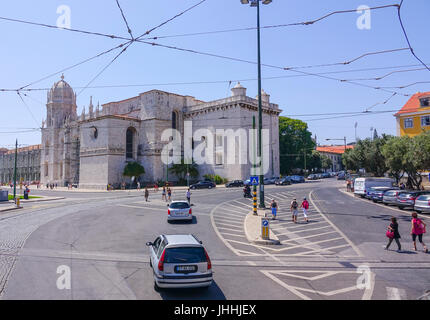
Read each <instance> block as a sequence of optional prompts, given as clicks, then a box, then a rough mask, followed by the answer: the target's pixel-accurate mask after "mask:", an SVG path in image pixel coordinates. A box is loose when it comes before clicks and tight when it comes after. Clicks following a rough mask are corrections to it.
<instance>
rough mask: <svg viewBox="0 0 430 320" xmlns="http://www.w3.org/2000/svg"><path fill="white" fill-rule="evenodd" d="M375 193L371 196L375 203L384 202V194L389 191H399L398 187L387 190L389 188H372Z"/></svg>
mask: <svg viewBox="0 0 430 320" xmlns="http://www.w3.org/2000/svg"><path fill="white" fill-rule="evenodd" d="M372 189H373V192H372V196H371V200H372V201H373V202H382V200H383V198H384V194H385V193H386V192H387V191H392V190H399V188H398V187H394V188H387V187H374V188H372Z"/></svg>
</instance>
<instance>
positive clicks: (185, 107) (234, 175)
mask: <svg viewBox="0 0 430 320" xmlns="http://www.w3.org/2000/svg"><path fill="white" fill-rule="evenodd" d="M231 92H232V94H231V96H230V97H227V98H223V99H219V100H215V101H210V102H204V101H200V100H197V99H196V98H194V97H191V96H183V95H178V94H175V93H170V92H164V91H160V90H151V91H148V92H144V93H141V94H139V95H138V96H136V97H132V98H129V99H126V100H122V101H117V102H109V103H106V104H103V105H102V106H101V107H100V106H99V105H97V106H96V107H94V105H93V101H92V99H91V101H90V103H89V106H88V108H87V112H86V110H85V108H84V109H83V111H82V113H81V114H80V115H78V114H77V106H76V94H75V92H74V91H73V89H72V87H71V86H70V85H69V84H68V83H67V82H66V81H65V80H64V76H62V77H61V80H60V81H58V82H57V83H55V84H54V85H53V87H52V88H51V90H50V91H49V92H48V95H47V104H46V120H45V121H43V123H42V143H41V146H42V147H41V155H40V171H41V172H40V179H41V183H42V184H46V183H54V184H55V183H57V184H58V185H59V186H65V185H67V184H69V183H72V184H78V185H79V187H80V188H97V189H106V186H107V184H116V183H121V182H123V181H127V179H125V178H124V177H123V175H122V172H123V169H124V167H125V165H126V164H127V162H130V161H137V162H139V163H140V164H141V165H142V166H143V167H144V168H145V174H144V175H142V176H141V178H140V179H141V181H143V182H154V181H159V180H165V177H166V170H167V168H166V165H165V164H164V163H165V162H164V163H163V162H162V149H163V146H165V145H166V144H167V143H168V141H166V142H163V141H162V140H161V135H162V132H163V131H164V130H165V129H170V128H173V129H177V130H178V131H179V132H180V133H181V137H182V136H183V134H184V127H185V122H186V121H190V123H191V124H192V131H193V134H194V132H195V131H196V130H198V129H202V128H205V129H209V130H210V132H213V134H214V136H215V143H214V151H215V156H214V158H215V159H214V161H213V163H206V164H201V165H199V166H198V170H199V174H200V176H199V178H202V177H203V175H205V174H218V175H219V176H221V177H223V178H227V179H247V178H249V175H250V169H251V166H252V165H251V164H250V163H249V161H248V162H247V163H246V164H241V163H239V162H238V163H236V164H227V162H226V156H225V153H226V151H227V143H226V137H224V136H217V135H215V133H216V130H218V129H225V130H227V129H233V130H237V129H239V128H243V129H245V130H248V129H252V122H253V119H252V118H253V116H255V117H256V119H257V123H258V101H257V100H256V99H253V98H250V97H248V96H247V95H246V88H244V87H242V85H240V83H239V84H237V85H236V86H235V87H234V88H233V89H232V90H231ZM280 112H281V110H280V109H279V107H278V105H276V104H273V103H270V96H269V95H268V94H266V93H264V92H263V129H268V131H269V145H267V143H266V144H265V145H264V146H263V150H264V151H265V152H267V153H269V157H267V159H269V164H267V165H268V171H267V174H266V176H267V177H272V176H276V177H277V176H279V139H278V135H279V131H278V130H279V124H278V117H279V114H280ZM249 139H251V138H249ZM249 139H248V140H249ZM200 143H207V142H206V141H204V139H203V142H200ZM194 147H195V145H194V143H193V148H194ZM247 147H248V145H247V146H246V149H248V148H247ZM183 152H184V151H183V146H182V150H181V153H182V154H183ZM237 157H238V156H236V158H237ZM168 175H169V180H170V181H174V180H175V177H174V176H173V174H171V173H170V172H169V174H168Z"/></svg>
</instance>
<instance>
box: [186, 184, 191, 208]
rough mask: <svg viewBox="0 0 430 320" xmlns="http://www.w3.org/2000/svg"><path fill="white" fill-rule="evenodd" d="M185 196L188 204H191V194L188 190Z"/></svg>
mask: <svg viewBox="0 0 430 320" xmlns="http://www.w3.org/2000/svg"><path fill="white" fill-rule="evenodd" d="M186 196H187V201H188V204H191V192H190V188H188V190H187V194H186Z"/></svg>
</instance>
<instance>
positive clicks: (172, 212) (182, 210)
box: [167, 201, 193, 221]
mask: <svg viewBox="0 0 430 320" xmlns="http://www.w3.org/2000/svg"><path fill="white" fill-rule="evenodd" d="M167 206H168V207H169V208H168V209H167V221H173V220H190V221H191V220H193V211H192V209H191V206H190V205H189V204H188V202H187V201H172V202H171V203H170V204H168V205H167Z"/></svg>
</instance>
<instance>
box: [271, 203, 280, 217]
mask: <svg viewBox="0 0 430 320" xmlns="http://www.w3.org/2000/svg"><path fill="white" fill-rule="evenodd" d="M270 207H271V208H272V220H276V214H277V211H278V203H277V202H276V201H275V199H272V203H271V204H270Z"/></svg>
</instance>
